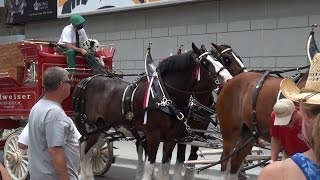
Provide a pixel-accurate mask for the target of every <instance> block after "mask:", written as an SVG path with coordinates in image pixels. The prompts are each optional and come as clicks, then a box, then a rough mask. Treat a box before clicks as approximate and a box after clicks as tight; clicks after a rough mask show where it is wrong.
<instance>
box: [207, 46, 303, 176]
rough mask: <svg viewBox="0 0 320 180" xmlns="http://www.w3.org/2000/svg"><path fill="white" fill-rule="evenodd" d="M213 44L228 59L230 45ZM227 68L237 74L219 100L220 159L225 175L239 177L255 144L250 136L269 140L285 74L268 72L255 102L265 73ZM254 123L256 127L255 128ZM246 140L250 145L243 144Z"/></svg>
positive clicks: (223, 89) (301, 80)
mask: <svg viewBox="0 0 320 180" xmlns="http://www.w3.org/2000/svg"><path fill="white" fill-rule="evenodd" d="M213 46H214V47H215V48H216V50H217V51H218V52H220V54H219V53H218V54H217V55H220V56H224V57H223V58H220V59H225V58H226V57H227V56H228V55H226V54H225V55H224V54H223V53H225V52H226V51H227V50H226V49H228V48H227V46H217V45H214V44H213ZM229 55H234V54H229ZM230 60H232V58H230ZM237 62H238V61H233V62H232V61H229V59H228V60H226V59H225V60H224V62H223V64H225V65H228V64H229V66H230V65H231V64H232V63H235V64H237ZM226 68H227V69H228V70H229V71H230V73H231V74H233V75H236V76H235V77H234V78H233V79H231V80H229V81H228V82H227V83H226V84H225V85H224V87H223V88H222V90H221V92H220V94H219V96H218V98H217V102H216V112H217V117H218V119H219V124H220V129H221V134H222V137H223V152H222V155H221V160H224V159H226V160H225V161H223V162H222V163H221V171H222V178H223V179H228V178H229V179H237V172H238V170H239V168H240V165H241V163H242V162H243V160H244V158H245V157H246V156H247V155H248V154H249V153H250V151H251V149H252V147H253V144H254V141H251V142H250V138H253V136H254V135H255V138H254V139H257V138H258V137H261V138H263V139H265V140H267V141H270V136H269V123H270V114H271V111H272V108H273V105H274V104H275V102H276V100H277V96H278V93H279V89H280V82H281V80H282V78H278V77H274V76H271V75H267V76H266V78H265V81H264V82H263V83H262V84H261V86H262V87H261V89H260V91H259V92H258V91H257V92H258V95H257V99H256V103H255V104H256V105H253V104H254V103H253V102H254V100H253V99H254V98H253V97H254V95H253V94H254V91H255V88H256V86H257V83H258V82H259V81H260V80H261V79H262V77H263V74H261V73H257V72H244V73H241V72H243V71H244V69H245V68H240V69H239V67H238V66H234V65H233V68H230V67H229V68H228V66H226ZM237 74H239V75H237ZM306 78H307V73H305V74H304V75H303V77H302V78H301V79H300V81H299V86H304V84H305V82H306ZM253 114H255V115H253ZM254 117H255V119H256V122H257V123H256V125H255V121H254V120H253V118H254ZM255 126H256V127H257V128H256V129H255ZM244 144H247V145H245V146H243V145H244ZM233 151H234V152H236V151H238V152H237V153H235V155H233V156H232V157H231V169H230V173H231V174H230V175H229V172H228V171H229V169H228V170H227V165H228V159H229V158H228V156H230V154H231V153H232V152H233Z"/></svg>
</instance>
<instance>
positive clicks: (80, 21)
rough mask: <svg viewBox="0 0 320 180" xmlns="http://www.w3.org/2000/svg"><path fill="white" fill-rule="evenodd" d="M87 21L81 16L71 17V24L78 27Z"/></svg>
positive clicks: (74, 15)
mask: <svg viewBox="0 0 320 180" xmlns="http://www.w3.org/2000/svg"><path fill="white" fill-rule="evenodd" d="M85 21H86V20H85V19H84V18H83V17H82V16H81V15H79V14H73V15H71V16H70V23H71V24H73V25H75V26H78V25H80V24H83V23H84V22H85Z"/></svg>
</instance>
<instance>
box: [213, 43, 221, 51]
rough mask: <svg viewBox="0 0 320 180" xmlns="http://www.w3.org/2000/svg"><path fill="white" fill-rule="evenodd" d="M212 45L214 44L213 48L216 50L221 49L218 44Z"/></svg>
mask: <svg viewBox="0 0 320 180" xmlns="http://www.w3.org/2000/svg"><path fill="white" fill-rule="evenodd" d="M211 44H212V46H213V47H214V48H216V50H218V51H219V49H220V47H219V46H218V45H216V44H214V43H211Z"/></svg>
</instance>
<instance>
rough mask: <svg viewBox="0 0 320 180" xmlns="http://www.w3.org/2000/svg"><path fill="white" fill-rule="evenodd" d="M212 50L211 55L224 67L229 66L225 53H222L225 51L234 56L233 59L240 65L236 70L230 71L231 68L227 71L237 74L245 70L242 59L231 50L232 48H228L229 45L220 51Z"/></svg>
mask: <svg viewBox="0 0 320 180" xmlns="http://www.w3.org/2000/svg"><path fill="white" fill-rule="evenodd" d="M212 52H213V55H214V56H215V57H216V58H217V60H218V61H219V62H220V63H221V64H222V65H223V66H224V67H229V65H228V64H229V63H228V62H227V60H226V59H227V58H228V57H227V56H226V55H224V54H226V53H231V54H232V56H233V57H234V59H235V60H236V61H237V62H238V65H239V66H240V67H241V68H240V69H239V70H238V71H236V72H235V71H232V70H230V69H228V70H229V72H233V75H238V74H240V73H242V72H246V71H247V70H246V69H247V68H246V67H245V66H244V65H243V61H242V60H241V59H240V58H239V57H238V56H237V55H236V54H235V53H234V52H233V50H232V48H230V47H228V48H226V49H224V50H222V51H221V52H219V50H213V51H212ZM228 59H229V58H228ZM229 61H231V60H230V59H229Z"/></svg>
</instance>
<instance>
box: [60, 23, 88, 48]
mask: <svg viewBox="0 0 320 180" xmlns="http://www.w3.org/2000/svg"><path fill="white" fill-rule="evenodd" d="M78 32H79V42H80V43H81V42H84V41H86V40H88V36H87V34H86V31H85V30H84V29H83V28H82V29H80V30H79V31H78ZM66 43H70V44H73V45H75V44H76V33H75V29H74V27H73V25H72V24H69V25H68V26H66V27H64V29H63V30H62V33H61V37H60V40H59V41H58V44H60V45H64V44H66Z"/></svg>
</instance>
